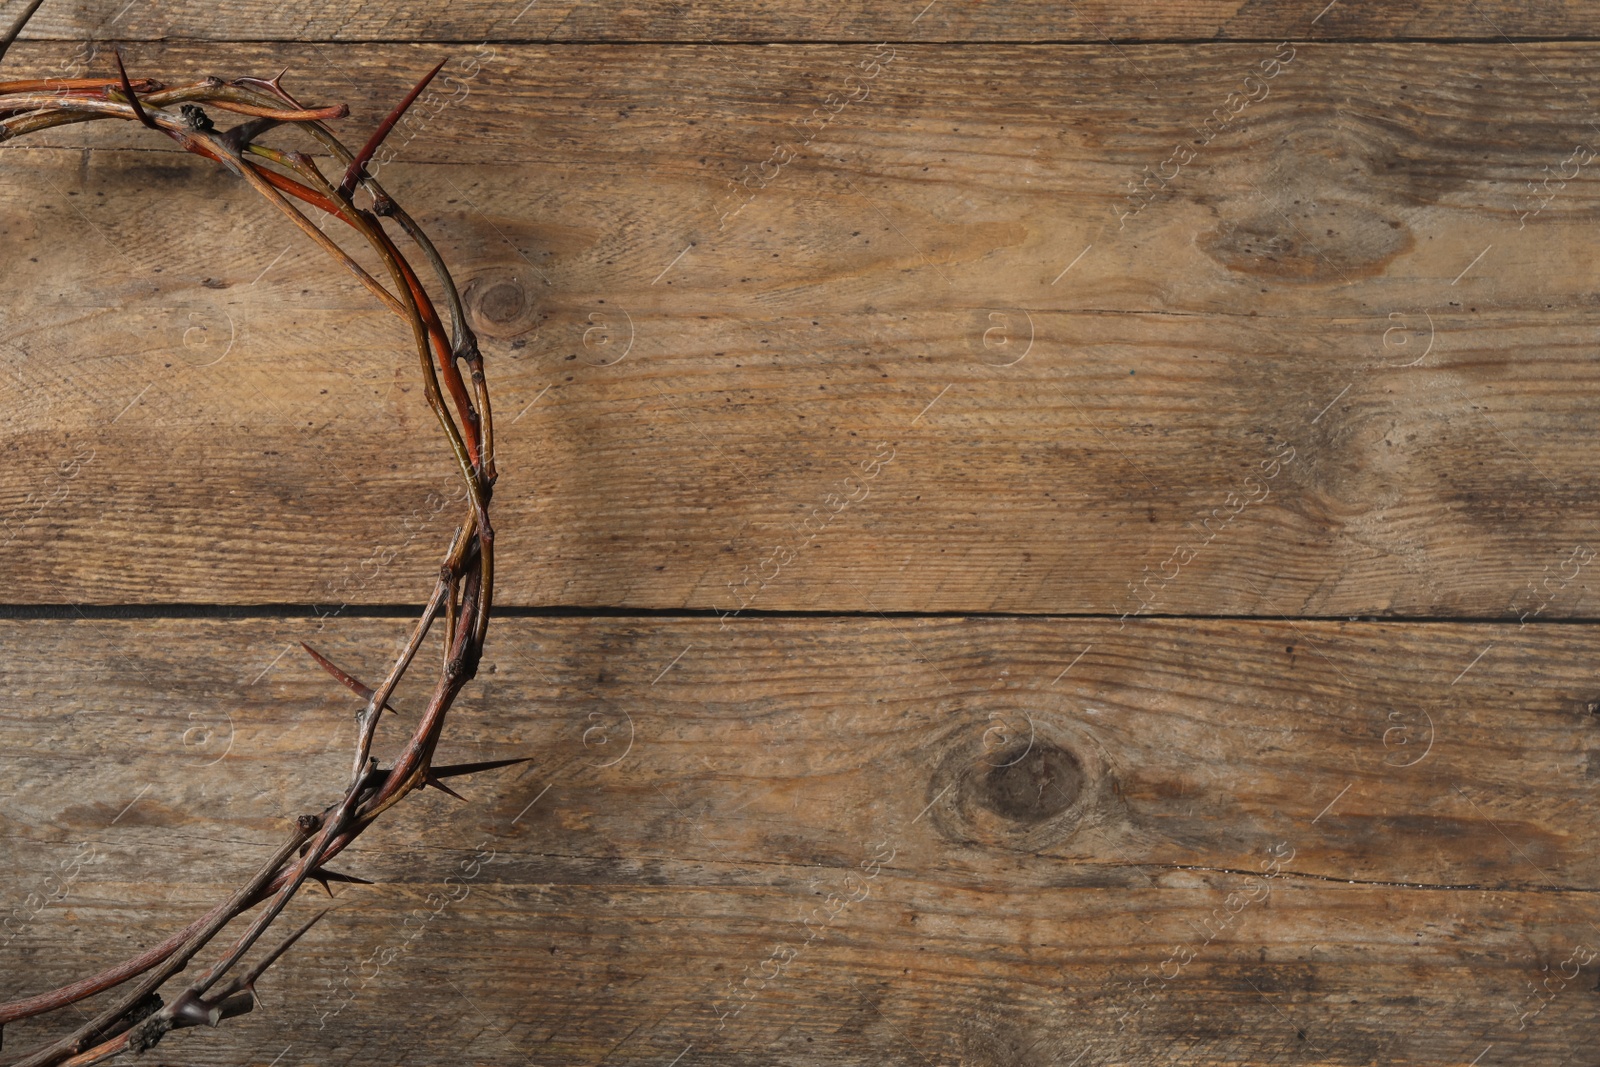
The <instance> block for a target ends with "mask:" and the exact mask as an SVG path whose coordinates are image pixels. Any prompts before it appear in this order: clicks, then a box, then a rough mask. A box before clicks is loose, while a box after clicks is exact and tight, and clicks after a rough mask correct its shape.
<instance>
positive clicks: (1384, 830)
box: [0, 618, 1600, 1067]
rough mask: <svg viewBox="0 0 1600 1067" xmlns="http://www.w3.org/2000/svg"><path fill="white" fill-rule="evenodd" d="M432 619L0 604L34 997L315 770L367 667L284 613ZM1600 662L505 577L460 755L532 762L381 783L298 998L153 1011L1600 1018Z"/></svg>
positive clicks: (683, 1033) (228, 1033) (272, 1029)
mask: <svg viewBox="0 0 1600 1067" xmlns="http://www.w3.org/2000/svg"><path fill="white" fill-rule="evenodd" d="M400 629H401V624H400V623H399V622H397V621H394V620H357V619H342V620H337V621H335V622H333V623H328V624H322V623H319V621H318V620H315V619H294V618H284V619H245V620H167V621H149V620H145V621H138V620H127V621H107V620H92V621H75V622H67V621H31V622H9V623H5V624H0V662H3V663H5V665H6V669H5V672H4V674H3V676H0V752H3V753H5V757H4V771H5V773H4V776H3V778H0V782H3V784H0V805H3V811H4V819H3V821H0V835H3V837H0V852H3V854H4V855H5V856H6V857H7V865H8V868H9V869H12V870H15V871H18V872H21V874H20V877H18V878H16V879H8V880H7V881H6V882H5V884H4V885H3V887H0V913H4V914H5V915H7V916H8V917H9V918H8V925H7V926H6V927H5V929H6V931H7V933H6V941H5V944H4V945H3V946H0V997H6V996H10V995H12V994H15V993H19V992H23V991H25V990H33V989H37V988H38V987H39V986H40V985H42V984H43V983H45V982H48V981H50V980H53V979H65V978H67V977H69V976H76V975H77V974H79V973H81V972H83V971H84V970H85V969H87V968H89V967H91V966H92V965H93V964H94V963H95V962H96V961H98V960H103V959H106V958H107V957H110V956H113V955H117V954H120V953H125V952H127V951H129V950H130V949H132V948H133V947H135V946H136V945H139V944H143V943H146V942H147V941H148V938H149V937H151V936H153V931H155V930H158V929H166V928H168V927H170V926H171V925H172V924H173V923H175V922H177V921H178V920H179V919H181V918H182V917H183V916H186V915H190V914H192V913H194V912H195V911H196V910H197V909H199V908H201V907H202V906H203V905H204V903H206V902H207V901H209V900H212V899H214V898H216V897H217V896H218V895H220V894H221V893H223V892H225V889H226V886H227V885H228V884H229V883H230V880H232V879H234V878H236V877H238V876H239V875H240V872H241V871H243V870H244V869H245V868H247V867H248V866H249V865H250V864H251V863H252V857H255V856H257V855H259V854H261V853H262V852H264V851H265V850H266V849H267V848H268V847H269V844H270V843H271V842H272V841H274V840H275V838H276V834H277V831H278V828H279V827H281V826H282V825H283V823H284V821H285V820H286V819H287V818H289V817H291V816H293V815H294V814H296V813H298V812H301V811H305V810H309V809H315V808H317V807H320V806H321V805H322V804H323V803H325V802H326V801H327V799H328V798H329V797H330V796H331V795H332V794H331V790H333V789H334V788H335V787H336V783H337V781H338V780H339V777H340V775H341V774H342V773H343V770H344V767H345V764H346V760H347V752H346V749H347V747H348V745H349V743H350V741H351V740H352V736H353V735H352V724H351V722H350V719H349V713H350V711H351V710H352V709H353V702H352V700H351V699H350V698H349V697H348V694H346V693H344V691H343V690H341V689H339V688H338V687H337V686H335V685H334V684H333V683H332V682H331V681H330V680H329V679H327V678H326V677H325V676H323V675H322V674H321V673H320V671H318V670H317V669H316V668H315V667H313V666H312V665H311V664H310V663H309V662H308V661H307V660H306V659H305V657H304V656H303V655H301V654H300V653H299V651H298V648H293V651H290V649H291V648H292V646H293V642H296V641H298V640H302V639H305V640H311V641H313V642H315V643H318V644H320V645H322V646H323V647H324V648H325V650H326V651H328V652H329V653H330V654H331V655H333V656H334V658H335V659H337V660H339V661H341V662H343V663H345V664H346V665H347V666H349V667H351V668H352V669H355V670H357V671H358V672H359V671H362V670H370V669H373V665H375V664H378V663H380V662H382V661H385V660H386V657H387V656H388V655H389V654H390V649H391V648H392V646H393V645H394V643H395V641H396V640H398V635H399V632H400ZM1491 642H1492V647H1489V648H1487V649H1485V645H1488V644H1490V643H1491ZM1596 664H1600V631H1596V630H1595V629H1594V628H1592V627H1588V626H1574V625H1566V624H1538V625H1530V626H1528V627H1525V628H1521V629H1518V628H1517V627H1514V626H1507V627H1499V628H1496V627H1493V626H1487V625H1482V624H1474V625H1453V624H1378V623H1335V622H1317V623H1290V622H1271V621H1255V622H1226V621H1216V620H1213V621H1209V622H1196V621H1193V620H1171V621H1168V620H1130V621H1129V623H1128V624H1127V625H1126V627H1125V628H1122V629H1119V628H1118V626H1117V625H1116V623H1115V622H1105V621H1100V622H1095V621H1082V620H1080V621H1055V620H1009V621H1001V620H989V621H972V620H957V619H920V620H917V619H897V620H874V619H860V618H842V619H837V618H836V619H820V620H778V619H759V620H756V619H741V620H734V621H731V622H730V623H729V624H728V626H727V627H726V628H723V627H721V626H720V625H719V624H718V623H717V622H716V621H715V620H703V619H702V620H681V619H676V620H674V619H661V618H643V619H640V618H632V619H629V618H607V619H596V620H581V619H559V620H536V619H518V620H501V621H499V622H497V623H496V624H495V627H494V629H493V631H492V635H491V642H490V653H489V657H488V658H487V659H486V661H485V666H484V673H483V674H482V675H481V676H480V681H479V683H478V684H477V686H476V687H475V691H474V692H473V693H472V694H471V697H470V699H468V700H466V701H464V702H463V704H462V705H461V707H460V708H459V710H458V712H457V713H456V720H455V722H454V724H453V726H452V728H451V729H450V731H449V732H448V734H447V737H448V742H449V749H448V751H447V752H444V753H442V754H441V756H442V758H444V759H446V760H456V759H463V760H465V759H482V758H495V757H501V756H508V755H518V754H531V755H534V756H535V757H536V760H535V762H534V763H533V764H531V765H530V766H528V767H526V768H517V769H514V770H507V771H502V772H498V774H499V776H498V777H495V776H485V777H483V778H481V779H479V780H476V781H473V782H471V783H469V784H468V785H467V786H466V787H465V791H466V793H467V794H468V795H469V802H468V803H467V804H466V805H464V806H463V805H459V804H457V803H456V802H455V801H453V800H450V799H448V798H438V799H435V798H434V797H431V796H424V797H421V798H418V799H417V800H415V801H411V802H408V803H407V804H406V805H405V806H404V807H403V808H402V809H398V810H397V811H396V812H394V813H393V817H392V818H391V819H389V820H388V821H387V822H386V823H385V824H384V825H383V826H382V827H380V828H379V829H378V830H376V831H374V832H373V833H372V834H371V835H369V836H368V837H367V838H364V839H363V843H362V844H361V846H360V847H359V848H358V849H356V850H355V851H353V852H352V853H349V854H347V855H346V856H345V857H344V858H343V859H342V860H341V862H340V863H339V864H338V866H339V867H340V868H341V869H342V870H345V871H348V872H349V873H352V874H356V875H360V876H364V877H369V878H374V879H376V880H378V881H379V883H380V884H379V885H377V886H373V887H341V889H340V891H339V896H340V898H341V901H342V902H343V904H344V906H343V907H342V908H340V909H339V910H338V911H336V912H335V913H334V914H333V915H332V916H330V917H329V919H328V920H327V921H325V922H324V924H323V925H322V926H320V927H319V928H318V929H317V930H316V932H315V934H314V935H313V936H311V937H309V938H308V939H307V940H306V941H305V942H303V943H302V945H301V947H298V948H297V949H296V950H295V952H294V953H293V954H292V956H291V957H289V958H288V959H286V960H285V962H284V965H283V966H282V967H281V969H280V970H279V971H278V972H277V973H275V975H274V976H273V977H272V978H271V979H269V980H267V981H265V982H264V983H263V986H262V990H261V992H262V996H263V998H264V999H265V1001H266V1007H265V1009H264V1010H262V1011H260V1012H259V1013H257V1014H255V1015H253V1016H251V1017H248V1018H246V1019H243V1020H240V1021H239V1022H240V1025H237V1026H230V1027H228V1028H226V1029H224V1030H223V1031H221V1032H209V1031H207V1032H189V1033H183V1034H179V1035H176V1036H175V1037H173V1038H171V1039H169V1041H168V1042H167V1043H166V1044H164V1045H163V1046H162V1048H161V1049H160V1050H159V1053H158V1054H159V1056H160V1058H161V1062H164V1063H172V1064H216V1063H251V1064H267V1063H269V1062H270V1063H276V1064H279V1065H281V1067H292V1065H296V1064H319V1065H329V1064H343V1063H370V1062H374V1061H375V1060H376V1061H381V1062H383V1063H397V1064H422V1063H452V1064H455V1063H482V1064H501V1063H504V1064H524V1063H541V1064H544V1063H548V1064H572V1063H599V1062H605V1063H616V1064H621V1063H638V1064H657V1065H661V1064H666V1063H669V1062H672V1061H673V1058H674V1057H675V1056H680V1054H682V1058H681V1059H679V1060H678V1062H679V1063H681V1064H684V1065H689V1064H696V1063H757V1062H759V1063H795V1064H801V1063H805V1064H832V1063H839V1064H846V1063H848V1064H868V1063H872V1064H883V1063H888V1064H926V1063H963V1064H1066V1063H1074V1062H1076V1063H1079V1064H1113V1063H1126V1064H1147V1063H1155V1062H1184V1063H1195V1064H1240V1063H1267V1062H1279V1061H1286V1062H1295V1063H1305V1064H1352V1065H1353V1064H1378V1063H1382V1064H1413V1063H1415V1064H1466V1063H1469V1062H1476V1063H1479V1064H1535V1063H1538V1064H1553V1063H1566V1062H1584V1061H1583V1059H1582V1057H1581V1055H1576V1056H1575V1054H1576V1053H1577V1052H1578V1050H1580V1049H1582V1048H1585V1047H1587V1046H1588V1043H1589V1042H1590V1041H1591V1040H1592V1035H1593V1033H1594V1032H1595V1026H1596V1024H1597V1023H1600V997H1597V994H1596V990H1595V977H1594V976H1595V973H1596V970H1595V968H1596V963H1595V955H1594V954H1595V949H1596V947H1597V945H1600V936H1597V935H1596V932H1595V930H1596V920H1597V919H1600V904H1597V900H1600V898H1597V897H1596V887H1597V874H1600V849H1597V848H1596V845H1597V843H1600V842H1597V840H1596V835H1597V832H1600V828H1597V826H1596V823H1595V820H1594V818H1593V813H1592V797H1593V791H1594V783H1595V780H1596V775H1597V774H1600V765H1597V764H1596V759H1597V755H1596V754H1597V752H1600V744H1597V738H1600V734H1597V730H1600V716H1597V715H1596V713H1595V706H1596V705H1595V697H1596V696H1597V695H1600V668H1597V667H1596ZM400 705H401V708H402V710H404V709H405V708H406V706H407V705H406V704H405V702H404V700H403V699H402V700H401V701H400ZM475 856H476V857H479V858H478V859H477V861H476V862H474V857H475ZM1275 857H1276V858H1279V859H1280V860H1281V862H1279V863H1278V864H1277V865H1276V866H1273V865H1272V861H1273V859H1274V858H1275ZM52 869H55V870H57V871H64V872H66V873H65V874H64V875H59V876H58V877H57V880H56V881H55V882H51V881H50V880H49V879H48V872H49V871H51V870H52ZM1263 871H1266V872H1267V874H1268V875H1269V876H1268V877H1266V878H1265V879H1263V878H1261V877H1259V876H1260V875H1261V874H1262V872H1263ZM451 875H454V876H455V881H452V882H447V881H446V879H447V877H449V876H451ZM316 892H317V893H320V890H317V891H316ZM30 893H32V894H37V895H39V897H36V898H35V901H34V902H30V900H29V897H28V895H29V894H30ZM441 893H450V894H452V895H454V896H455V897H456V898H457V899H456V900H455V901H454V902H450V903H441V902H442V901H443V900H444V899H445V898H444V897H442V896H441V895H440V894H441ZM851 897H856V898H857V899H855V900H853V901H852V900H850V899H849V898H851ZM39 898H42V899H43V900H44V903H43V904H42V905H41V904H38V903H37V900H38V899H39ZM316 906H317V902H316V899H315V895H309V896H308V897H307V899H306V900H304V901H302V902H300V903H298V904H297V905H296V913H309V912H310V910H311V909H313V908H315V907H316ZM435 909H437V913H435ZM769 961H770V962H769ZM1563 965H1565V971H1566V972H1567V974H1568V976H1567V977H1561V972H1562V971H1563ZM1574 971H1576V972H1577V976H1576V977H1575V978H1574V977H1571V974H1572V972H1574ZM1146 979H1150V982H1149V983H1146ZM1547 982H1548V985H1545V983H1547ZM741 990H743V993H741V992H740V991H741ZM341 1006H343V1010H335V1009H339V1008H341ZM324 1013H327V1014H324ZM719 1020H720V1022H721V1023H722V1028H721V1029H719V1028H718V1023H719ZM36 1032H37V1031H30V1030H28V1029H27V1028H25V1027H21V1026H19V1027H16V1028H14V1029H13V1030H12V1032H10V1033H8V1034H7V1038H8V1047H9V1048H14V1047H20V1046H21V1045H22V1044H23V1043H24V1039H25V1038H26V1037H27V1036H28V1035H29V1034H30V1033H36ZM690 1046H693V1047H692V1049H691V1048H690ZM1486 1048H1487V1049H1488V1051H1487V1052H1485V1049H1486ZM686 1050H688V1051H686ZM1074 1057H1078V1058H1077V1059H1074ZM1475 1057H1481V1058H1476V1059H1475Z"/></svg>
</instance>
